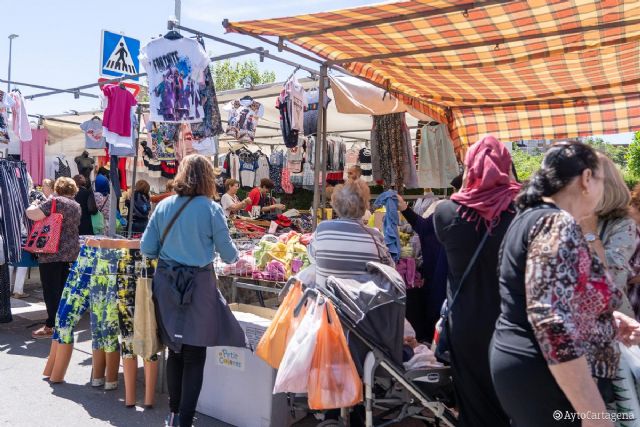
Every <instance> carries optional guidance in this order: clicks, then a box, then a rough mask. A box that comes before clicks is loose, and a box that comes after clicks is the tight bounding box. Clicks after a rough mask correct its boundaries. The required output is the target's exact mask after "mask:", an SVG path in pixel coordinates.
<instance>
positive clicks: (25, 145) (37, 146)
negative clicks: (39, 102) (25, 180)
mask: <svg viewBox="0 0 640 427" xmlns="http://www.w3.org/2000/svg"><path fill="white" fill-rule="evenodd" d="M48 136H49V133H48V131H47V130H46V129H32V130H31V141H28V142H25V141H22V142H21V143H20V159H21V160H22V161H23V162H25V163H26V164H27V172H29V175H31V179H32V180H33V183H34V184H35V185H41V184H42V180H43V179H44V172H45V163H44V146H45V145H46V144H47V138H48Z"/></svg>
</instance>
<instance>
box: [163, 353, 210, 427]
mask: <svg viewBox="0 0 640 427" xmlns="http://www.w3.org/2000/svg"><path fill="white" fill-rule="evenodd" d="M206 359H207V348H206V347H196V346H192V345H187V344H183V345H182V351H181V352H180V353H177V352H174V351H173V350H171V349H169V358H168V359H167V384H168V386H169V408H170V409H171V412H173V413H179V414H180V427H191V425H192V424H193V416H194V414H195V412H196V405H197V404H198V398H199V397H200V390H201V389H202V377H203V373H204V363H205V361H206Z"/></svg>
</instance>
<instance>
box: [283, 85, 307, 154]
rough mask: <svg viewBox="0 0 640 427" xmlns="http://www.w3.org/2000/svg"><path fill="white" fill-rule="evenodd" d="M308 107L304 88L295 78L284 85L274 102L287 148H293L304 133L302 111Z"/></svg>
mask: <svg viewBox="0 0 640 427" xmlns="http://www.w3.org/2000/svg"><path fill="white" fill-rule="evenodd" d="M307 105H308V101H307V95H306V92H305V90H304V87H302V85H301V84H300V82H299V81H298V79H296V77H295V76H291V77H290V78H289V80H288V81H287V82H286V83H285V84H284V87H283V88H282V92H280V96H278V98H277V100H276V108H278V110H280V129H281V130H282V136H283V138H284V143H285V145H286V146H287V147H289V148H291V147H295V146H296V144H297V139H298V136H299V135H300V134H301V133H303V131H304V110H305V108H306V107H307Z"/></svg>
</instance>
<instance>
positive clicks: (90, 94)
mask: <svg viewBox="0 0 640 427" xmlns="http://www.w3.org/2000/svg"><path fill="white" fill-rule="evenodd" d="M0 83H9V80H5V79H0ZM11 84H12V85H13V86H14V87H15V86H26V87H33V88H36V89H45V90H55V91H61V92H67V93H71V94H73V95H78V96H86V97H88V98H100V97H99V96H98V95H94V94H93V93H86V92H80V91H78V90H73V89H56V88H54V87H49V86H43V85H36V84H33V83H20V82H16V81H15V80H11Z"/></svg>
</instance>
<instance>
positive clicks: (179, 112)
mask: <svg viewBox="0 0 640 427" xmlns="http://www.w3.org/2000/svg"><path fill="white" fill-rule="evenodd" d="M139 58H140V62H141V63H142V65H143V66H144V68H145V70H146V71H147V74H148V79H149V101H150V110H151V115H150V120H151V121H154V122H170V123H183V122H186V123H196V122H201V121H202V119H203V117H204V109H203V106H202V103H203V100H202V99H201V98H200V89H201V88H202V87H203V86H204V74H203V71H204V70H205V69H206V68H207V66H208V65H209V62H210V60H209V57H208V56H207V54H206V52H205V51H204V49H203V48H202V46H201V45H200V44H199V43H198V42H197V41H195V40H192V39H187V38H180V39H177V40H169V39H165V38H164V37H161V38H158V39H155V40H152V41H150V42H149V43H147V45H146V46H144V47H143V48H142V49H141V50H140V57H139Z"/></svg>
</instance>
